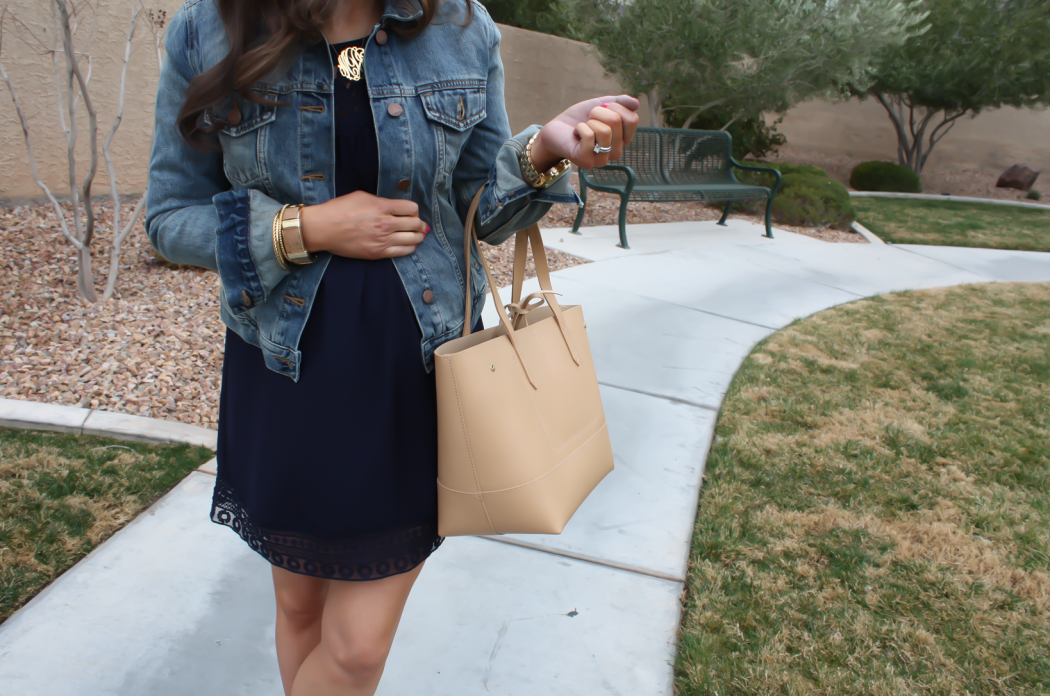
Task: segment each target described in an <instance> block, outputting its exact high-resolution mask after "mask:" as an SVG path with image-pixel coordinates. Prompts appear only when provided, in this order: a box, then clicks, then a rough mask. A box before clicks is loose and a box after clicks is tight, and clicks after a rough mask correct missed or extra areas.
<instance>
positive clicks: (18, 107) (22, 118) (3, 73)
mask: <svg viewBox="0 0 1050 696" xmlns="http://www.w3.org/2000/svg"><path fill="white" fill-rule="evenodd" d="M6 15H7V6H6V5H5V6H4V9H3V10H0V47H2V41H3V26H4V19H5V18H6ZM0 77H3V78H4V82H6V83H7V89H8V90H9V91H10V92H11V100H12V101H13V102H14V104H15V111H16V112H17V113H18V120H19V122H20V123H21V124H22V135H23V137H24V138H25V142H26V152H27V153H28V155H29V169H30V171H32V173H33V182H34V183H36V185H37V186H39V187H40V189H41V190H42V191H43V192H44V195H46V196H47V199H48V200H49V201H51V205H52V207H54V209H55V216H56V217H57V218H58V221H59V225H60V229H61V231H62V236H64V237H65V238H66V239H68V240H69V241H70V242H71V243H72V244H73V246H74V247H76V248H77V251H80V250H82V249H83V245H82V244H81V243H80V240H79V239H76V238H75V237H74V236H73V235H72V234H70V232H69V226H68V225H67V224H66V215H65V213H64V212H63V211H62V206H61V205H60V204H59V202H58V199H56V198H55V195H54V194H53V193H51V189H49V188H48V187H47V184H45V183H44V182H43V180H42V179H41V178H40V172H39V171H38V170H37V166H36V156H35V155H34V154H33V141H32V139H31V138H30V137H29V123H28V122H27V121H26V114H25V111H24V110H23V109H22V102H21V101H20V100H19V98H18V91H17V90H16V89H15V84H14V82H12V81H11V77H10V76H9V75H8V74H7V70H5V69H4V64H3V61H0Z"/></svg>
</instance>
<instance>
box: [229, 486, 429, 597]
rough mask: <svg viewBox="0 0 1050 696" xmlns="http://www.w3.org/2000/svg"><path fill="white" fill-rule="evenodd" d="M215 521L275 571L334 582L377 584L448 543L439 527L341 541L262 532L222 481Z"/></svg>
mask: <svg viewBox="0 0 1050 696" xmlns="http://www.w3.org/2000/svg"><path fill="white" fill-rule="evenodd" d="M211 521H212V522H215V523H216V524H221V525H225V526H227V527H230V528H231V529H233V531H235V532H237V534H238V535H240V537H241V538H242V539H243V540H244V541H245V542H247V543H248V546H249V547H251V548H252V549H253V550H254V551H256V552H257V553H259V555H261V556H262V557H263V558H265V559H266V560H268V561H269V562H270V563H271V564H273V565H275V566H278V567H280V568H284V569H286V570H290V571H292V572H294V573H301V574H303V575H312V576H314V577H320V578H328V579H333V580H357V581H360V580H378V579H379V578H385V577H388V576H391V575H398V574H399V573H407V572H408V571H410V570H412V569H413V568H415V567H416V566H418V565H419V564H420V563H422V562H423V561H425V560H426V559H427V558H428V557H429V556H430V554H432V553H434V551H435V550H437V547H439V546H441V542H443V541H444V537H440V536H438V535H437V528H436V526H434V525H430V524H422V525H414V526H411V527H406V528H403V529H398V530H394V531H387V532H380V533H377V534H368V535H361V536H360V537H356V538H354V539H351V540H342V541H332V540H322V539H316V538H313V537H310V536H307V535H303V534H288V533H284V532H276V531H272V530H268V529H262V528H260V527H258V526H257V525H256V524H255V523H254V522H253V521H252V520H251V518H250V517H249V516H248V513H247V511H246V510H245V509H244V507H243V506H242V505H241V504H240V503H239V502H238V501H237V497H236V495H235V493H234V490H233V487H232V486H230V484H229V483H227V482H226V481H224V480H223V479H222V478H218V477H217V478H216V481H215V491H214V493H213V495H212V510H211Z"/></svg>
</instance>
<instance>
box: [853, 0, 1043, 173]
mask: <svg viewBox="0 0 1050 696" xmlns="http://www.w3.org/2000/svg"><path fill="white" fill-rule="evenodd" d="M922 6H923V7H924V9H925V10H926V12H927V16H926V18H925V20H924V22H923V29H924V31H923V32H921V33H919V34H916V35H915V36H913V37H911V38H910V39H909V40H908V41H907V42H905V43H904V44H903V45H902V46H900V47H898V48H895V49H894V50H891V51H888V52H887V53H885V54H884V55H883V57H882V59H881V61H880V62H879V64H878V66H877V73H876V79H875V81H874V82H870V83H853V82H851V83H849V85H848V87H849V90H850V91H851V92H852V93H853V94H855V95H858V96H860V97H862V98H863V97H869V96H870V97H872V98H874V99H876V100H877V101H878V102H879V103H880V104H881V105H882V106H883V108H885V109H886V113H887V114H888V115H889V118H890V120H891V121H892V122H893V127H894V130H895V131H896V133H897V158H898V160H899V162H900V164H902V165H904V166H907V167H910V168H911V169H913V170H914V171H915V173H917V174H922V170H923V167H924V166H925V165H926V162H927V160H928V159H929V157H930V153H931V152H932V151H933V148H934V147H935V146H936V145H937V143H938V142H940V141H941V139H943V138H944V137H945V136H946V135H948V133H949V131H951V129H952V126H954V125H955V123H956V122H957V121H958V120H959V119H961V118H963V117H967V116H968V117H970V118H973V117H975V116H976V115H977V114H979V113H980V112H981V111H983V110H985V109H991V108H999V107H1003V106H1014V107H1034V106H1045V105H1047V104H1048V103H1050V4H1048V3H1047V2H1046V0H923V2H922Z"/></svg>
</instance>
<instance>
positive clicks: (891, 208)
mask: <svg viewBox="0 0 1050 696" xmlns="http://www.w3.org/2000/svg"><path fill="white" fill-rule="evenodd" d="M851 201H852V202H853V207H854V208H855V209H856V211H857V221H858V222H860V224H862V225H864V226H865V227H867V228H868V229H869V230H871V231H872V232H874V233H875V234H877V235H878V236H879V237H881V238H882V240H883V241H886V242H891V243H893V244H934V245H937V246H962V247H982V248H986V249H1019V250H1023V251H1050V210H1039V209H1037V208H1017V207H1014V206H1007V205H994V204H988V203H959V202H957V201H927V200H914V199H913V200H907V199H901V198H868V197H859V196H854V197H853V198H852V199H851Z"/></svg>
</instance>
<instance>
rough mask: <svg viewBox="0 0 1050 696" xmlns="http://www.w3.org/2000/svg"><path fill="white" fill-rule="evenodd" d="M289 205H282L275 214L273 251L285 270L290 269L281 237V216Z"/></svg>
mask: <svg viewBox="0 0 1050 696" xmlns="http://www.w3.org/2000/svg"><path fill="white" fill-rule="evenodd" d="M287 207H288V206H287V205H284V206H282V207H281V209H280V210H279V211H277V213H276V214H275V215H274V216H273V253H274V256H276V257H277V263H278V265H280V267H281V268H282V269H284V270H286V271H287V270H288V263H287V261H286V260H285V259H286V258H287V256H286V255H285V253H284V240H283V239H281V218H282V216H283V214H284V209H285V208H287Z"/></svg>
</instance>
